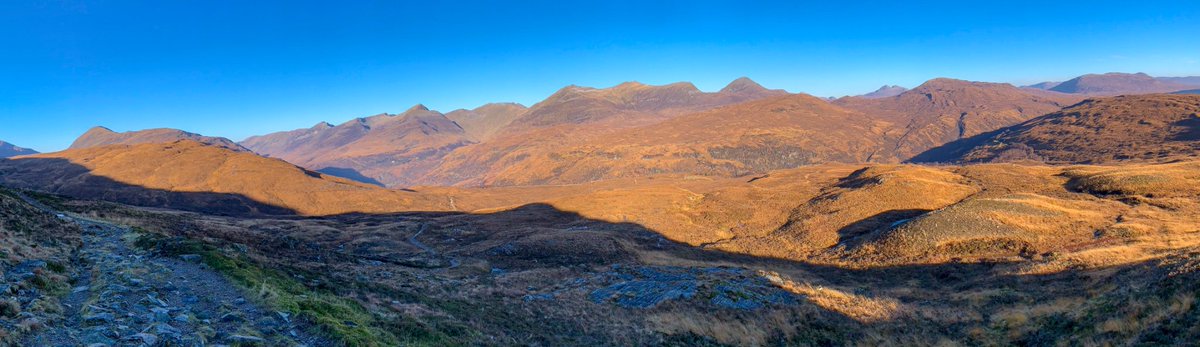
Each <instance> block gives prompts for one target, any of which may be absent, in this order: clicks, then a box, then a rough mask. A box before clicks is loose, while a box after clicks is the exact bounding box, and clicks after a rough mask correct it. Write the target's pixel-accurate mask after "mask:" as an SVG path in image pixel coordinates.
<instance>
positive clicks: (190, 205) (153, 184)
mask: <svg viewBox="0 0 1200 347" xmlns="http://www.w3.org/2000/svg"><path fill="white" fill-rule="evenodd" d="M0 180H3V182H4V183H5V184H6V185H12V186H18V187H26V188H34V189H39V190H44V191H48V192H53V193H60V194H64V195H70V196H75V197H79V198H90V199H105V200H112V201H117V202H125V203H131V204H136V205H143V206H157V207H172V208H180V209H187V210H194V211H204V212H218V213H230V214H254V213H269V214H275V213H289V214H290V213H297V214H302V215H329V214H340V213H352V212H368V213H369V212H391V211H399V210H440V209H444V208H443V207H442V206H441V203H435V202H432V201H431V200H430V199H429V198H426V197H424V196H421V195H418V194H414V193H409V192H402V191H392V190H386V189H382V188H379V187H375V186H370V185H365V184H361V183H357V182H353V181H349V180H346V179H341V178H337V177H332V176H328V175H323V174H320V173H316V172H312V171H308V170H305V169H302V168H299V167H296V166H295V165H292V164H289V163H287V162H284V161H282V160H278V159H268V158H263V157H260V156H257V155H254V154H252V153H249V152H237V151H231V150H229V149H227V148H223V147H218V146H212V145H207V144H203V143H199V142H195V141H190V140H181V141H176V142H170V143H148V144H137V145H113V146H104V147H94V148H85V149H76V150H68V151H64V152H57V153H47V154H40V155H36V156H27V157H23V158H20V159H10V160H5V161H3V162H0Z"/></svg>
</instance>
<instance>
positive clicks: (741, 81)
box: [721, 77, 767, 93]
mask: <svg viewBox="0 0 1200 347" xmlns="http://www.w3.org/2000/svg"><path fill="white" fill-rule="evenodd" d="M765 90H767V88H765V87H763V86H762V85H761V84H758V82H754V80H751V79H750V78H749V77H738V79H735V80H733V82H729V84H728V85H725V88H721V93H741V92H760V91H765Z"/></svg>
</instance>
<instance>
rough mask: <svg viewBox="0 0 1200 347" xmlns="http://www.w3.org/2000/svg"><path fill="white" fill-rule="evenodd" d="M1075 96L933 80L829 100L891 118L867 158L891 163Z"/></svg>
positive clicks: (1055, 107) (1069, 101)
mask: <svg viewBox="0 0 1200 347" xmlns="http://www.w3.org/2000/svg"><path fill="white" fill-rule="evenodd" d="M1076 101H1078V99H1077V98H1076V97H1072V96H1059V95H1052V94H1051V93H1046V92H1037V93H1033V92H1030V91H1026V90H1022V89H1019V88H1016V87H1013V86H1012V85H1009V84H1000V83H983V82H968V81H961V80H953V79H945V78H939V79H933V80H930V81H928V82H925V83H924V84H922V85H920V86H918V87H916V88H913V89H912V90H909V91H906V92H904V93H901V94H900V95H897V96H894V97H890V98H881V99H867V98H859V97H849V98H841V99H838V100H836V101H834V104H836V105H838V106H842V107H845V108H848V109H852V110H856V111H859V112H862V113H864V114H866V115H868V116H870V117H872V118H874V119H877V120H880V121H885V122H889V123H892V124H893V126H892V127H891V129H890V130H888V132H887V133H886V134H885V135H884V137H885V142H886V144H885V145H884V147H883V148H882V149H881V150H880V152H879V153H877V154H876V155H875V156H873V157H872V158H871V159H872V160H874V161H881V162H894V161H899V160H904V159H907V158H910V157H912V156H914V155H916V154H918V153H921V152H924V151H926V150H928V149H930V148H933V147H937V146H940V145H942V144H945V143H948V142H951V141H954V140H958V139H962V138H966V137H970V136H974V135H976V134H980V133H984V132H988V131H992V130H996V129H999V128H1002V127H1006V126H1010V125H1013V124H1017V123H1019V122H1022V121H1025V120H1028V119H1030V118H1033V117H1037V116H1040V115H1043V114H1046V113H1050V112H1054V111H1057V110H1059V109H1061V108H1062V107H1064V106H1067V105H1070V104H1072V103H1074V102H1076Z"/></svg>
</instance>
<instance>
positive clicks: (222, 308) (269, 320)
mask: <svg viewBox="0 0 1200 347" xmlns="http://www.w3.org/2000/svg"><path fill="white" fill-rule="evenodd" d="M23 199H25V200H26V201H28V202H30V203H31V204H33V205H34V206H37V207H38V208H41V209H43V210H45V211H46V212H48V213H54V214H56V215H58V216H59V218H64V219H68V220H71V221H73V222H75V223H78V224H79V225H80V227H82V229H83V230H84V235H83V247H82V249H81V250H80V251H79V252H78V254H77V255H76V257H75V258H76V259H75V260H74V261H75V264H74V266H75V268H76V271H75V275H74V276H73V280H72V286H73V288H72V289H71V290H70V293H69V294H67V296H66V297H64V298H63V299H62V304H63V305H62V306H63V310H64V317H65V318H64V319H62V320H61V321H54V322H48V323H47V324H46V327H45V328H44V329H43V330H41V331H40V332H39V333H37V334H34V335H32V336H30V337H28V338H27V339H26V340H25V341H24V342H23V345H26V346H218V345H251V346H253V345H263V346H322V345H327V344H328V341H325V340H323V339H321V338H319V337H316V336H313V335H311V334H308V333H306V332H305V331H304V330H303V329H302V325H303V324H302V323H300V322H297V321H294V320H293V319H292V317H289V316H288V314H286V313H283V312H276V311H272V310H268V309H265V308H263V307H260V306H258V305H256V304H255V303H252V302H250V301H249V300H247V299H246V298H245V296H244V295H243V294H242V293H241V292H240V291H239V289H237V287H235V286H234V285H233V283H230V282H229V281H228V280H227V279H225V278H224V277H222V276H221V275H220V274H218V273H216V272H214V271H213V270H211V269H209V268H207V266H206V265H203V264H200V263H199V256H187V255H185V256H182V257H181V258H180V259H176V258H165V257H157V256H154V255H151V254H150V253H149V252H146V251H144V250H141V249H137V248H134V247H131V246H130V243H131V242H132V239H133V237H134V236H135V235H134V233H132V232H131V230H130V229H129V228H127V227H123V226H119V225H114V224H110V223H106V222H101V221H95V220H91V219H86V218H81V217H76V216H71V215H67V214H60V213H58V212H56V211H53V210H52V209H50V208H48V207H46V206H45V205H42V204H40V203H38V202H37V201H36V200H33V199H29V198H28V197H23Z"/></svg>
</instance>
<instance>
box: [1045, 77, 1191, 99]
mask: <svg viewBox="0 0 1200 347" xmlns="http://www.w3.org/2000/svg"><path fill="white" fill-rule="evenodd" d="M1184 89H1189V88H1188V86H1187V85H1185V84H1179V83H1175V82H1169V81H1163V80H1159V79H1155V78H1154V77H1150V75H1147V74H1144V73H1135V74H1129V73H1117V72H1111V73H1106V74H1089V75H1083V76H1079V77H1076V78H1073V79H1071V80H1068V81H1066V82H1062V83H1060V84H1058V85H1056V86H1054V87H1053V88H1050V89H1049V90H1051V91H1056V92H1060V93H1072V94H1090V95H1118V94H1149V93H1169V92H1173V91H1178V90H1184Z"/></svg>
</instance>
